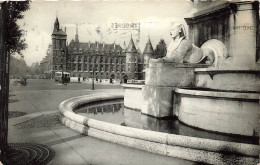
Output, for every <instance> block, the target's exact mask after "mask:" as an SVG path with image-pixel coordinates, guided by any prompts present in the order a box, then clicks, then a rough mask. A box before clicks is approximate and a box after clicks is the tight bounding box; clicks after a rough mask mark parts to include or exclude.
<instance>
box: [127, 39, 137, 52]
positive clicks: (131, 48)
mask: <svg viewBox="0 0 260 165" xmlns="http://www.w3.org/2000/svg"><path fill="white" fill-rule="evenodd" d="M132 52H135V53H136V52H137V50H136V47H135V44H134V41H133V38H132V35H131V39H130V42H129V44H128V47H127V49H126V53H132Z"/></svg>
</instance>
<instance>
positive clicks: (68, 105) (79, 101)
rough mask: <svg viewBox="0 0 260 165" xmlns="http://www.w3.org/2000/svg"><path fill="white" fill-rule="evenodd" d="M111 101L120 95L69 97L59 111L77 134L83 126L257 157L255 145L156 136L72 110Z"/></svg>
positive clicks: (184, 145) (155, 140) (161, 134)
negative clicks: (88, 116) (98, 102)
mask: <svg viewBox="0 0 260 165" xmlns="http://www.w3.org/2000/svg"><path fill="white" fill-rule="evenodd" d="M113 98H123V93H117V94H112V93H110V94H93V95H85V96H79V97H73V98H70V99H67V100H65V101H63V102H62V103H60V105H59V110H60V112H61V113H62V114H63V116H64V117H65V118H67V119H68V120H71V121H73V122H76V123H77V124H75V125H73V126H70V128H72V129H74V130H77V131H79V128H78V127H82V126H83V127H88V128H93V129H96V130H100V131H104V132H108V133H112V134H115V135H118V136H125V137H130V138H134V139H140V140H145V141H150V142H153V143H160V144H163V145H169V146H171V145H173V146H180V147H187V148H191V149H192V148H193V149H198V150H204V151H209V152H219V150H220V148H222V147H225V146H230V147H231V148H230V149H228V150H229V151H228V152H231V153H233V152H234V151H235V153H238V154H241V155H247V156H253V157H256V156H258V152H259V148H258V145H254V144H245V143H237V142H226V141H220V140H212V139H204V138H197V137H189V136H183V135H174V134H168V133H160V132H154V131H149V130H142V129H138V128H131V127H124V126H121V125H116V124H112V123H107V122H102V121H98V120H94V119H88V118H87V117H84V116H81V115H78V114H76V113H74V111H73V110H74V109H75V108H76V107H78V106H80V105H83V104H85V103H90V102H95V101H98V100H100V101H101V100H102V101H103V100H111V99H113ZM64 117H63V118H64ZM62 123H63V124H65V125H66V123H64V122H62ZM74 127H75V128H74ZM125 129H127V130H128V131H130V132H128V131H125ZM151 135H153V136H151ZM173 139H175V140H173ZM169 140H170V141H169ZM111 142H113V141H111ZM235 153H234V154H235Z"/></svg>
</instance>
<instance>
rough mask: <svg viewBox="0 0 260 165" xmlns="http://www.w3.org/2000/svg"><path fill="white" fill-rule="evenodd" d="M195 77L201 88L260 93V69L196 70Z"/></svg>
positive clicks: (196, 84) (197, 84)
mask: <svg viewBox="0 0 260 165" xmlns="http://www.w3.org/2000/svg"><path fill="white" fill-rule="evenodd" d="M195 75H196V81H195V86H196V87H199V88H210V89H216V90H229V91H250V92H256V91H258V92H260V84H259V82H260V68H256V67H255V68H248V67H240V68H232V67H226V68H225V67H221V68H196V69H195Z"/></svg>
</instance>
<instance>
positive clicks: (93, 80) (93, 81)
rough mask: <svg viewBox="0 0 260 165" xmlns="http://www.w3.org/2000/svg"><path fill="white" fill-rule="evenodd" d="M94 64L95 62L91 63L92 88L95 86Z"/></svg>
mask: <svg viewBox="0 0 260 165" xmlns="http://www.w3.org/2000/svg"><path fill="white" fill-rule="evenodd" d="M94 65H95V63H94V62H93V64H92V90H94V89H95V87H94V73H95V67H94Z"/></svg>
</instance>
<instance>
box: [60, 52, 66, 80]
mask: <svg viewBox="0 0 260 165" xmlns="http://www.w3.org/2000/svg"><path fill="white" fill-rule="evenodd" d="M64 54H65V50H64V49H63V48H61V64H60V67H61V83H62V84H64V77H63V56H64Z"/></svg>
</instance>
